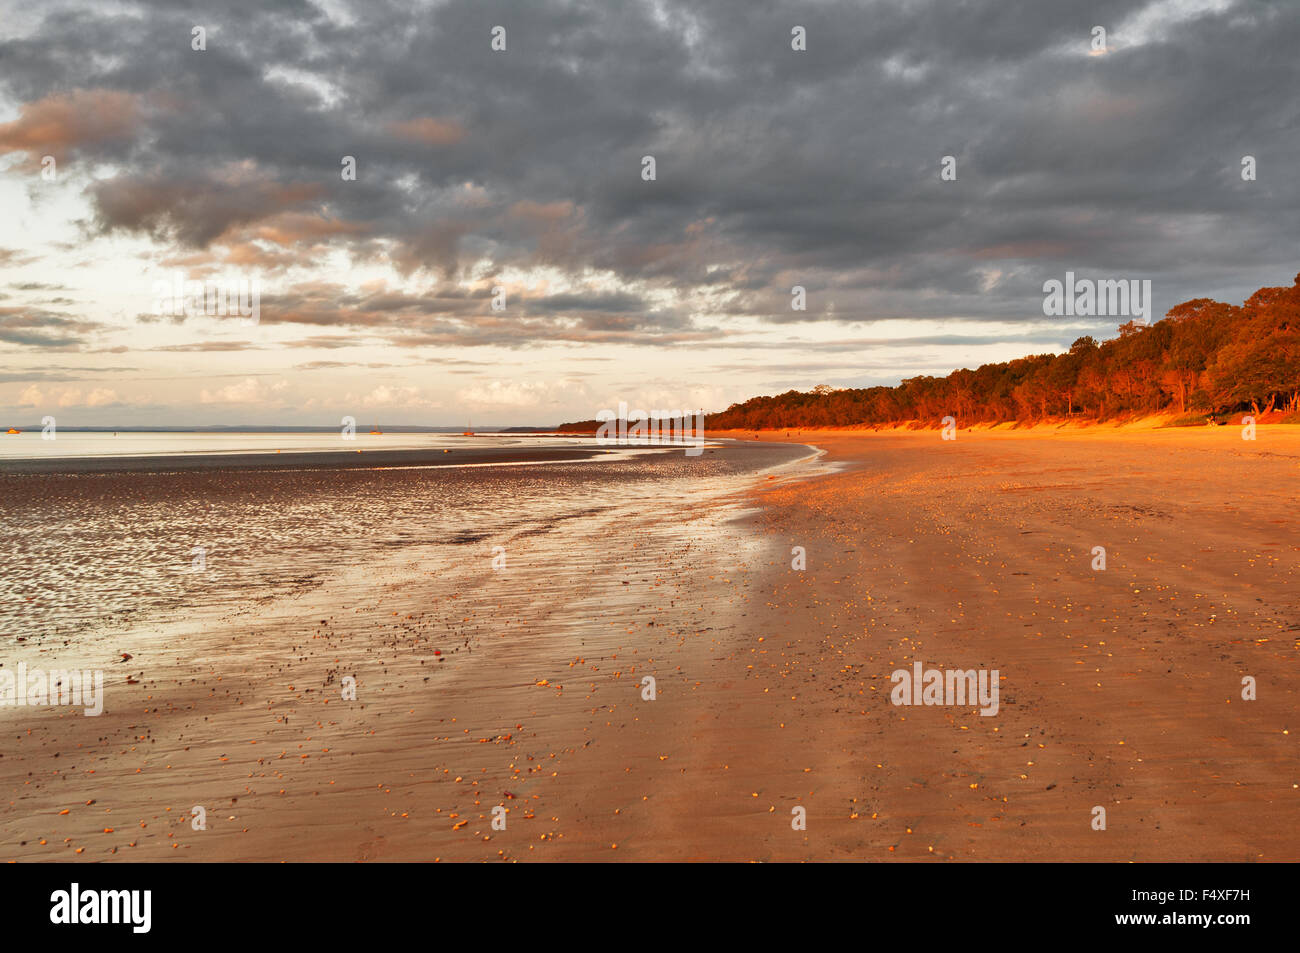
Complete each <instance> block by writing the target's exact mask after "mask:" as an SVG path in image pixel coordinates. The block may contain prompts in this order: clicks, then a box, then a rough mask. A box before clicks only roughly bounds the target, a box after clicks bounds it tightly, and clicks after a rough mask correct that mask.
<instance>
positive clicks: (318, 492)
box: [0, 435, 809, 641]
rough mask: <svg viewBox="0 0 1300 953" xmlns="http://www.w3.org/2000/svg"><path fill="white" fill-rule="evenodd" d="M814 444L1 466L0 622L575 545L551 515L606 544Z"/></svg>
mask: <svg viewBox="0 0 1300 953" xmlns="http://www.w3.org/2000/svg"><path fill="white" fill-rule="evenodd" d="M417 436H423V435H417ZM430 436H436V437H438V438H439V439H446V438H443V437H441V435H430ZM467 439H468V438H467ZM808 452H809V451H808V450H807V448H804V447H791V446H784V445H774V444H766V445H753V444H746V445H738V444H733V445H724V446H722V447H719V448H717V449H716V450H713V451H711V452H709V453H707V454H704V455H702V456H698V457H687V456H685V455H684V454H682V453H680V452H676V451H663V452H653V453H642V454H639V455H630V456H615V455H611V456H610V457H609V458H603V459H600V460H597V461H592V462H579V463H572V462H565V463H547V464H541V465H500V466H492V467H404V468H375V469H351V470H340V469H301V470H287V471H256V470H239V469H228V468H218V469H204V470H197V471H186V472H176V471H173V472H146V473H129V474H124V473H41V474H19V473H4V472H0V533H2V534H3V546H2V547H0V585H2V586H3V591H4V593H5V598H4V599H3V600H0V632H3V633H4V634H5V635H6V636H7V637H9V638H15V637H16V638H20V639H24V640H33V641H42V640H44V639H45V638H48V637H53V636H67V635H70V634H74V633H76V632H79V631H84V630H86V629H87V628H96V627H112V626H117V625H121V624H122V623H124V622H127V621H130V620H133V619H142V618H144V619H157V620H160V621H164V620H167V621H171V620H175V619H176V618H178V617H180V616H182V615H184V614H187V613H193V612H198V611H199V610H201V609H204V608H208V609H211V608H213V607H221V608H223V609H226V608H229V609H232V610H234V609H236V608H237V607H242V608H244V609H247V608H248V607H251V606H256V605H258V604H259V603H261V604H265V603H267V602H269V601H273V600H275V599H276V598H277V597H280V596H285V595H289V594H292V593H294V592H301V591H303V590H306V589H312V588H315V587H317V586H319V585H321V584H322V583H323V582H324V581H325V580H326V579H327V578H328V577H329V576H330V575H331V574H332V573H337V572H339V571H343V570H348V569H351V570H353V571H355V570H364V569H365V566H366V564H367V562H368V561H372V562H375V563H379V562H381V561H384V560H386V559H387V557H389V556H391V555H392V554H394V553H395V552H400V551H402V550H403V549H409V550H410V552H411V554H412V557H413V558H418V559H420V560H421V561H422V562H423V563H424V564H425V567H426V568H427V571H430V572H435V573H436V572H438V571H439V569H440V568H445V569H451V568H454V566H455V565H456V564H457V563H459V562H461V561H463V560H467V559H473V560H483V561H485V562H487V561H489V560H491V558H492V556H493V555H494V549H493V548H494V547H495V546H504V547H506V552H507V558H508V553H509V549H510V546H511V543H512V541H513V540H517V539H520V538H522V537H529V538H530V547H535V544H536V542H537V540H538V539H542V540H545V539H546V538H548V537H550V536H553V537H554V538H555V539H556V540H557V543H556V545H557V546H558V545H561V544H560V543H559V542H558V541H559V540H561V539H563V540H567V542H565V543H564V544H563V545H565V546H572V545H573V533H572V532H566V533H553V530H554V529H555V528H556V527H557V526H559V525H564V526H565V527H566V529H569V528H571V527H572V526H574V525H575V523H579V524H583V526H584V528H585V533H584V535H585V536H587V537H589V538H591V539H592V545H593V546H599V538H600V536H601V535H602V534H605V533H610V532H617V531H618V514H619V513H625V512H628V511H629V510H630V511H635V512H637V513H641V514H643V515H645V514H651V515H653V514H656V513H661V514H662V515H663V518H664V519H665V520H668V521H671V520H674V519H676V518H678V517H679V516H680V514H681V513H682V512H683V510H684V508H688V507H691V506H692V505H697V504H699V505H702V504H703V503H704V501H706V500H709V499H714V498H717V497H718V496H721V495H725V494H727V493H734V492H737V491H739V490H742V489H743V488H744V487H746V486H748V485H751V484H752V482H753V476H754V475H755V474H756V473H758V472H760V471H762V470H764V469H765V468H770V467H775V466H779V465H781V464H784V463H788V462H791V461H793V460H796V459H798V458H800V457H804V456H806V455H807V454H808ZM557 555H559V556H562V555H563V554H562V553H559V554H557ZM383 581H384V580H382V579H376V583H377V584H378V583H381V582H383Z"/></svg>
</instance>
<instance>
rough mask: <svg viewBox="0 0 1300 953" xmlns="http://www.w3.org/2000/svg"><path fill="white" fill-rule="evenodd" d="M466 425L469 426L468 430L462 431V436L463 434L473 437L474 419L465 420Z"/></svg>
mask: <svg viewBox="0 0 1300 953" xmlns="http://www.w3.org/2000/svg"><path fill="white" fill-rule="evenodd" d="M465 426H467V427H468V428H469V429H468V430H466V431H465V432H464V433H462V434H461V436H462V437H472V436H474V421H472V420H467V421H465Z"/></svg>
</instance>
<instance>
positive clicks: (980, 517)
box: [0, 427, 1300, 861]
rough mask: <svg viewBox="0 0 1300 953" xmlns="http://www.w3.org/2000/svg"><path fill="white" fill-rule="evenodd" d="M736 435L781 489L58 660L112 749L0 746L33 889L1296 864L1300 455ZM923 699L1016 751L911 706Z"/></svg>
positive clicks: (1269, 441) (702, 501) (454, 562)
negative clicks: (391, 873) (876, 868)
mask: <svg viewBox="0 0 1300 953" xmlns="http://www.w3.org/2000/svg"><path fill="white" fill-rule="evenodd" d="M711 436H712V435H711ZM722 436H726V435H722ZM731 436H735V437H742V438H744V441H745V442H744V443H738V444H730V445H729V446H731V447H733V448H737V449H733V450H732V451H730V452H731V453H732V454H736V453H742V452H743V453H751V454H752V453H755V452H758V451H759V450H761V449H762V448H763V446H764V445H766V444H769V443H780V444H782V445H783V446H782V448H781V453H782V456H780V457H772V458H770V459H769V458H762V459H761V460H758V459H757V458H751V462H749V463H745V464H744V465H741V464H739V463H737V464H735V465H734V466H733V465H731V464H726V465H725V466H724V465H723V464H721V463H720V462H717V461H716V460H715V461H714V462H712V463H709V464H708V465H709V466H711V467H712V468H713V469H711V470H708V471H699V472H696V473H694V474H692V473H691V472H688V471H683V472H681V473H679V474H677V475H676V477H675V478H674V479H673V480H665V479H663V478H662V475H661V474H658V473H655V474H646V473H642V472H640V470H630V471H624V472H622V473H619V472H618V471H616V470H611V471H609V474H610V475H609V476H608V477H603V478H602V479H601V480H600V481H599V484H598V485H597V484H591V487H590V488H588V486H587V484H584V483H583V482H582V481H584V480H588V479H590V477H589V475H588V476H584V475H583V474H582V473H574V472H573V471H577V470H580V469H581V468H583V467H593V466H604V464H596V463H591V462H582V461H566V462H564V463H557V464H548V465H546V466H530V467H527V468H524V467H520V468H518V469H519V470H520V471H523V470H527V474H524V473H522V472H521V473H519V474H517V475H515V476H512V477H510V479H512V480H524V479H527V480H532V481H535V482H534V484H530V485H532V492H534V493H535V494H537V495H538V498H542V499H544V498H547V497H550V496H553V495H555V493H556V492H557V491H556V488H557V487H562V486H564V485H565V481H566V480H568V481H577V482H575V483H573V484H572V486H573V487H576V489H575V490H574V491H573V492H572V494H571V495H570V496H569V497H567V499H568V500H569V501H570V502H571V503H572V506H571V507H569V508H568V509H565V510H563V511H562V512H557V513H555V514H553V516H552V517H551V518H548V519H547V520H545V521H543V522H540V523H537V524H536V525H534V524H528V525H524V523H522V522H521V521H520V519H519V518H518V517H517V516H512V517H511V518H510V519H509V520H507V521H506V522H504V523H502V522H493V521H492V518H491V515H490V513H491V510H490V508H489V509H488V510H485V511H484V512H481V513H476V514H473V515H471V516H470V517H469V518H465V519H462V520H461V521H460V522H461V523H463V524H464V525H463V526H462V527H461V528H462V529H463V531H464V532H465V533H467V534H468V535H467V536H466V537H465V541H464V542H463V543H459V544H455V545H454V546H450V545H448V544H447V543H446V540H445V539H442V540H439V541H436V542H437V545H435V544H434V543H435V541H430V540H417V541H414V542H412V543H410V544H409V545H405V546H402V547H399V548H397V549H394V550H393V551H391V552H387V553H385V552H383V551H382V547H380V546H378V545H376V546H367V547H363V548H359V549H356V550H349V549H348V548H346V547H344V548H343V549H341V550H340V551H339V552H337V553H331V552H330V551H329V550H328V547H326V548H325V550H324V552H323V555H320V556H319V560H318V561H319V563H320V565H319V566H317V565H316V564H315V563H313V564H312V566H311V569H312V573H316V574H318V575H316V576H314V578H311V579H309V580H306V579H305V580H304V581H303V582H302V584H301V585H298V586H294V585H289V586H288V588H287V589H285V588H282V589H276V588H274V587H272V586H269V585H268V586H266V587H264V588H260V589H258V590H257V591H256V592H255V593H253V595H254V596H256V598H253V599H251V600H244V601H239V602H237V601H236V600H235V599H233V597H225V596H223V597H222V598H221V599H218V600H215V601H214V602H211V603H204V602H203V601H202V600H197V601H195V605H196V608H195V609H193V610H192V611H188V612H183V613H182V612H177V613H174V617H172V618H170V619H164V620H159V619H158V618H153V619H151V620H150V621H148V622H138V621H130V620H127V621H122V620H121V619H120V618H117V617H114V621H113V622H112V623H111V624H107V623H106V624H100V625H95V626H90V627H88V628H86V627H83V628H80V629H77V630H76V635H75V637H68V636H65V635H61V634H60V632H61V630H59V629H57V627H55V628H49V629H48V630H43V631H42V633H41V635H40V637H39V638H32V639H29V640H28V641H26V642H24V643H23V645H22V646H20V647H15V649H14V652H15V653H17V654H16V655H13V656H12V657H18V656H19V655H21V657H22V658H24V659H25V660H26V661H27V662H28V663H29V664H37V663H41V664H46V667H51V668H52V667H54V663H55V662H57V664H58V665H59V666H62V667H66V668H71V667H81V668H86V669H90V668H100V669H103V670H104V671H105V681H106V690H105V702H106V704H105V711H104V713H103V714H102V715H100V716H98V717H86V716H85V715H83V714H82V713H81V712H80V711H79V710H74V709H70V708H66V707H60V708H44V709H40V710H36V709H20V708H9V709H5V708H0V730H4V731H5V734H6V738H7V742H6V744H5V745H4V746H3V747H2V748H0V752H2V753H3V757H2V758H0V794H3V810H2V811H0V858H2V859H4V860H19V861H38V860H52V859H60V860H73V859H75V860H87V861H89V860H96V861H104V860H176V861H191V860H200V861H213V860H217V861H222V860H225V861H229V860H253V861H312V860H327V861H433V860H441V861H464V860H470V861H475V860H505V861H520V860H524V861H527V860H595V861H612V860H651V861H659V860H700V861H715V860H725V861H751V860H757V861H798V860H840V861H855V860H865V861H895V860H904V861H918V860H919V861H962V860H986V861H1068V860H1083V861H1172V860H1211V861H1295V860H1297V859H1300V833H1297V832H1298V831H1300V824H1297V821H1300V788H1297V784H1300V774H1298V773H1297V759H1296V748H1295V733H1294V732H1295V729H1296V727H1297V726H1296V725H1295V724H1294V721H1293V713H1294V712H1295V711H1296V709H1297V700H1298V698H1297V692H1296V687H1295V686H1296V676H1297V634H1298V633H1300V614H1298V613H1297V597H1296V595H1295V593H1296V585H1295V583H1296V570H1297V553H1298V552H1300V535H1298V534H1297V532H1296V525H1295V518H1294V516H1293V514H1292V513H1291V509H1290V505H1291V502H1292V499H1293V496H1294V494H1293V491H1292V487H1293V486H1294V481H1295V479H1296V477H1297V475H1298V474H1297V470H1298V468H1300V436H1298V435H1296V434H1294V433H1293V432H1292V431H1291V430H1289V429H1288V428H1285V427H1261V428H1260V430H1259V433H1258V437H1257V439H1256V440H1255V441H1243V440H1241V439H1240V436H1239V433H1238V431H1237V429H1236V428H1213V429H1211V428H1205V429H1197V430H1158V431H1145V432H1118V431H1115V430H1109V429H1101V428H1098V429H1097V430H1095V431H1079V432H1062V431H1051V430H1046V429H1042V428H1038V429H1034V430H1029V431H1020V432H1016V431H1010V432H997V431H994V432H988V431H974V432H967V431H960V432H959V433H958V434H957V439H955V440H950V441H945V440H942V439H941V438H940V435H939V433H938V432H937V431H916V432H907V431H885V432H879V433H852V432H813V431H790V432H789V433H787V432H785V431H781V432H776V433H765V434H762V435H760V440H759V441H757V442H754V441H753V440H752V438H753V436H754V435H753V434H752V433H749V432H746V433H744V434H735V435H731ZM786 445H789V446H786ZM805 445H806V446H805ZM807 447H815V448H818V449H820V450H824V451H825V452H824V453H823V454H821V455H819V456H816V457H813V456H812V455H811V451H809V450H808V449H807ZM715 456H716V455H715ZM671 457H672V460H673V462H672V463H671V465H672V466H675V467H702V466H705V465H706V464H705V463H701V462H698V461H696V462H690V461H688V460H687V459H686V458H684V457H683V455H682V454H680V453H679V452H677V453H673V454H671ZM760 464H761V465H760ZM628 465H629V466H632V467H635V468H641V470H644V469H647V468H653V467H654V466H655V464H652V463H649V462H646V461H631V462H629V464H628ZM509 469H510V468H508V467H507V468H496V469H494V470H493V473H494V474H500V477H499V478H500V479H506V471H507V470H509ZM556 470H558V471H561V472H556V473H553V472H552V471H556ZM724 471H725V472H724ZM319 472H320V471H312V472H311V474H315V475H311V474H309V476H308V477H306V478H304V479H308V480H309V481H310V479H319V478H320V477H319ZM400 472H401V473H403V474H416V476H415V477H408V478H407V479H412V480H414V479H417V478H418V473H419V471H418V468H417V469H412V470H402V471H400ZM457 472H458V473H460V474H464V473H467V472H469V471H468V470H464V471H457ZM349 473H352V474H353V476H352V479H355V480H356V481H357V482H356V483H355V484H354V485H352V486H351V487H350V490H349V493H348V494H345V495H344V498H345V499H348V500H351V501H352V505H354V506H364V505H366V504H367V502H368V501H372V498H373V497H374V495H375V494H376V492H377V491H379V490H382V491H383V493H386V494H390V495H391V493H392V492H393V485H392V484H388V483H385V484H383V485H382V486H376V485H374V484H371V483H368V482H367V480H369V479H371V477H368V476H366V474H368V473H371V471H349ZM110 476H111V475H110ZM112 478H115V479H120V478H121V476H120V475H119V476H118V477H112ZM15 479H16V477H15ZM78 479H86V477H84V476H80V477H78ZM171 479H173V480H177V481H183V480H187V479H188V480H192V479H198V477H196V476H195V475H194V474H189V475H185V474H181V475H177V476H175V477H173V478H171ZM223 479H224V480H225V481H226V483H227V484H229V485H231V486H236V487H240V486H242V487H247V486H248V484H247V481H249V480H255V479H264V480H269V479H273V474H262V475H261V476H256V477H255V476H253V475H250V474H249V473H241V474H240V475H239V478H238V479H237V480H234V479H232V478H230V477H229V475H227V476H226V477H224V478H223ZM455 479H457V480H466V479H469V478H468V477H464V476H457V477H456V478H455ZM82 485H83V486H84V484H82ZM516 485H518V486H523V485H526V484H523V483H512V484H511V486H512V487H513V486H516ZM259 486H264V484H254V486H253V488H254V489H256V488H257V487H259ZM66 492H67V493H68V494H70V495H72V496H75V495H76V493H77V492H80V491H79V490H78V491H74V490H72V489H67V490H66ZM231 492H233V491H231ZM175 493H176V495H175V496H174V497H172V498H173V499H177V500H179V499H188V500H194V499H200V498H203V497H204V494H203V493H199V492H196V491H195V488H194V487H193V486H189V487H182V486H179V485H178V488H177V489H176V490H175ZM331 493H332V494H334V495H337V493H335V491H333V490H332V491H331ZM92 495H93V494H92ZM416 498H422V496H421V494H420V493H414V494H413V495H412V497H411V499H416ZM372 505H373V503H372ZM371 513H372V516H373V517H374V519H375V520H378V521H382V520H389V521H391V520H392V519H393V516H392V514H391V513H390V512H388V511H385V510H382V509H377V510H372V511H371ZM339 525H340V527H341V528H340V533H346V532H347V531H348V527H349V526H350V525H351V524H350V523H349V522H348V521H347V520H342V521H341V522H340V524H339ZM448 525H450V524H448ZM475 525H481V526H483V527H485V529H483V530H481V532H482V533H483V535H482V536H478V537H477V538H473V537H475V536H476V532H475V531H474V527H475ZM495 545H504V549H505V553H504V555H505V560H506V562H505V564H504V566H502V567H501V568H494V567H493V564H492V561H493V558H494V555H499V554H494V551H493V547H494V546H495ZM1098 546H1101V547H1104V548H1105V559H1106V562H1105V568H1104V569H1095V568H1093V566H1094V565H1095V562H1096V558H1097V557H1096V554H1095V552H1094V548H1095V547H1098ZM795 547H802V549H803V557H804V560H805V565H804V566H803V568H802V569H799V568H793V567H792V561H794V560H795V559H796V558H797V556H796V554H795V553H793V552H792V550H794V548H795ZM451 550H454V551H455V552H456V553H457V554H458V555H456V557H455V558H447V556H446V553H447V552H449V551H451ZM294 552H297V551H296V550H295V551H294ZM459 554H466V555H464V556H462V555H459ZM185 558H188V556H187V557H185ZM293 558H298V557H296V556H294V557H293ZM307 575H311V573H304V576H307ZM278 581H279V582H284V580H283V579H278ZM290 582H292V580H290ZM258 593H265V595H260V596H259V595H258ZM236 606H237V607H236ZM13 631H15V626H14V624H12V623H11V624H10V632H13ZM123 655H129V656H130V658H129V659H123V658H122V656H123ZM917 662H920V663H921V664H922V666H923V667H925V668H927V669H928V668H941V669H962V670H967V669H971V670H981V671H986V672H991V671H993V670H996V672H997V673H998V685H999V691H1000V698H999V705H998V709H997V712H996V714H993V715H982V714H981V713H980V710H979V708H978V706H976V705H971V704H967V705H964V706H952V705H936V706H900V705H895V704H893V703H892V701H891V688H892V684H891V675H892V674H893V673H894V672H896V671H898V670H907V671H910V670H911V669H912V668H913V666H914V664H915V663H917ZM6 664H11V661H10V659H6ZM647 676H650V677H652V678H653V680H654V681H653V692H650V691H649V690H648V689H649V686H648V685H647V683H646V682H645V681H644V679H645V678H646V677H647ZM1246 676H1249V677H1251V678H1253V679H1254V680H1255V683H1256V685H1257V698H1256V699H1255V700H1249V701H1248V700H1244V699H1243V697H1242V691H1243V684H1242V680H1243V677H1246ZM347 678H352V679H355V697H354V698H349V697H347V695H346V694H345V688H344V686H345V679H347ZM651 696H652V697H651ZM1098 807H1101V808H1104V810H1105V829H1097V828H1096V822H1095V819H1096V816H1097V815H1096V808H1098ZM195 808H201V809H202V812H201V816H202V818H203V820H204V829H196V825H195V816H196V812H195V810H194V809H195ZM800 808H802V809H803V812H804V816H805V819H806V823H805V824H804V826H803V829H797V828H798V825H797V824H795V823H792V820H793V821H797V820H798V817H799V811H798V809H800ZM494 809H498V810H494ZM502 817H504V824H502V823H501V818H502ZM494 820H496V821H497V822H498V823H497V824H496V825H494V823H493V822H494Z"/></svg>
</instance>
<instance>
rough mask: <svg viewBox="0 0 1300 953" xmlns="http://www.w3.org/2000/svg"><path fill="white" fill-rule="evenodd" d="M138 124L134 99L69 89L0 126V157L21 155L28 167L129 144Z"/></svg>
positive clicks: (117, 92)
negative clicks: (79, 152)
mask: <svg viewBox="0 0 1300 953" xmlns="http://www.w3.org/2000/svg"><path fill="white" fill-rule="evenodd" d="M140 122H141V115H140V100H139V97H138V96H136V95H134V94H132V93H127V92H122V91H120V90H113V89H74V90H71V91H68V92H61V93H53V94H51V95H49V96H46V97H44V98H42V99H39V100H36V101H35V102H30V103H26V104H24V105H23V106H22V110H21V114H20V116H19V117H18V118H17V119H15V120H14V121H13V122H7V123H2V124H0V154H2V153H7V152H25V153H27V154H28V158H29V161H33V162H38V161H39V159H40V157H41V156H45V155H52V156H54V157H55V159H56V160H58V161H59V162H62V161H63V160H64V159H65V158H66V157H67V156H68V155H70V154H71V153H73V152H75V151H77V150H80V149H84V148H91V147H101V148H102V147H103V146H105V145H106V144H110V143H117V142H121V141H123V140H127V139H130V138H131V137H132V136H133V135H135V133H136V131H137V130H138V128H139V126H140Z"/></svg>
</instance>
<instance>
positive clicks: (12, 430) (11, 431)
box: [5, 427, 22, 434]
mask: <svg viewBox="0 0 1300 953" xmlns="http://www.w3.org/2000/svg"><path fill="white" fill-rule="evenodd" d="M5 433H7V434H10V433H22V431H21V430H15V429H14V428H13V427H10V428H9V429H8V430H6V431H5Z"/></svg>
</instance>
